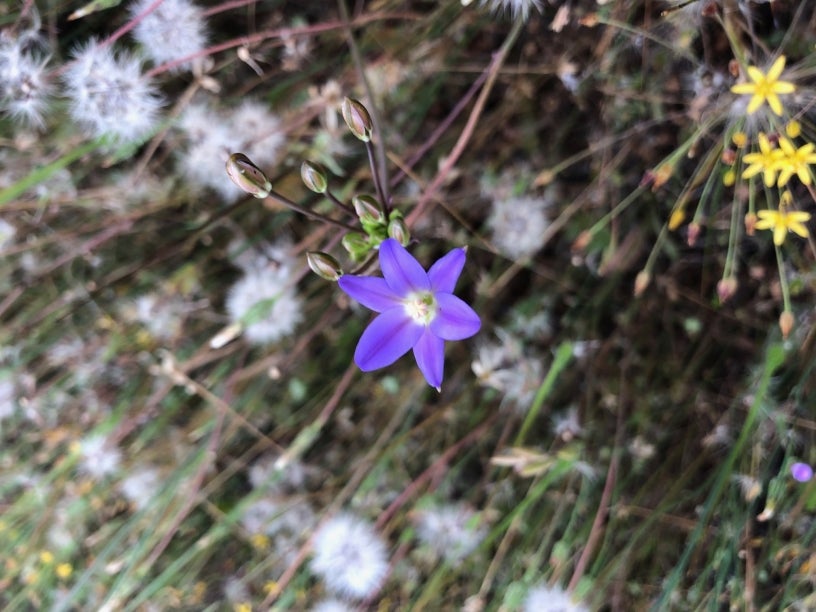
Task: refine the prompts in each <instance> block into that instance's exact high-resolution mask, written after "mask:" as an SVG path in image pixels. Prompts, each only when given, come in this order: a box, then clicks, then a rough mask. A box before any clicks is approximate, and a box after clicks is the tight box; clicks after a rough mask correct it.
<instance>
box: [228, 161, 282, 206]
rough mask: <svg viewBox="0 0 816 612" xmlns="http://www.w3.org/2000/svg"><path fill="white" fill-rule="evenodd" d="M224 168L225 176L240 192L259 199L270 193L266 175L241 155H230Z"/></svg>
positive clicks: (270, 188) (269, 184)
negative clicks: (225, 169) (225, 170)
mask: <svg viewBox="0 0 816 612" xmlns="http://www.w3.org/2000/svg"><path fill="white" fill-rule="evenodd" d="M226 168H227V176H229V177H230V180H231V181H232V182H233V183H235V184H236V185H237V186H238V188H239V189H240V190H241V191H244V192H246V193H248V194H250V195H253V196H255V197H256V198H261V199H263V198H265V197H266V196H268V195H269V192H270V191H272V183H270V182H269V179H268V178H266V175H265V174H264V173H263V172H262V171H261V169H260V168H258V166H256V165H255V164H253V163H252V160H250V159H249V158H248V157H247V156H246V155H244V154H243V153H233V154H232V155H230V156H229V159H227V163H226Z"/></svg>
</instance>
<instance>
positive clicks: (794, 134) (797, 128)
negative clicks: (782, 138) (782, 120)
mask: <svg viewBox="0 0 816 612" xmlns="http://www.w3.org/2000/svg"><path fill="white" fill-rule="evenodd" d="M801 133H802V124H801V123H799V122H798V121H797V120H796V119H791V120H790V121H788V122H787V124H785V134H787V135H788V138H798V137H799V135H800V134H801Z"/></svg>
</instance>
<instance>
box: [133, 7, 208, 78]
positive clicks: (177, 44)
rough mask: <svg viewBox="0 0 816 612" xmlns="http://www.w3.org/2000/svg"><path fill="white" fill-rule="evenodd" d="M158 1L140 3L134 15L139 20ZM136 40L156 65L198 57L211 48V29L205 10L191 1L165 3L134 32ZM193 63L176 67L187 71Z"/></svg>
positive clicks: (185, 63) (141, 22) (134, 10)
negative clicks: (209, 40)
mask: <svg viewBox="0 0 816 612" xmlns="http://www.w3.org/2000/svg"><path fill="white" fill-rule="evenodd" d="M153 2H154V0H136V2H133V4H131V5H130V14H131V16H133V17H136V16H137V15H139V14H140V13H142V12H144V11H145V10H146V9H147V8H148V7H149V6H150V5H151V4H153ZM133 37H134V38H135V39H136V40H137V41H139V44H141V45H142V48H143V49H144V53H145V55H146V56H147V57H149V58H150V59H151V60H153V62H154V63H155V64H164V63H165V62H171V61H173V60H177V59H181V58H183V57H188V56H190V55H194V54H195V53H198V52H199V51H202V50H203V49H204V48H205V47H206V46H207V27H206V23H205V21H204V14H203V12H202V11H201V9H200V8H199V7H198V6H196V5H195V4H193V3H192V2H190V1H189V0H164V1H163V2H162V3H161V4H159V5H158V6H157V7H156V8H155V9H154V10H153V11H151V12H150V13H148V14H147V15H146V16H145V17H144V18H143V19H142V20H141V21H139V23H138V24H137V25H136V27H135V28H133ZM191 66H192V62H191V61H187V62H184V63H183V64H179V65H178V66H176V67H175V69H176V70H182V69H187V70H189V69H190V68H191Z"/></svg>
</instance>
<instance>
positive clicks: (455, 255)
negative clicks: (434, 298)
mask: <svg viewBox="0 0 816 612" xmlns="http://www.w3.org/2000/svg"><path fill="white" fill-rule="evenodd" d="M464 267H465V249H461V248H460V249H453V250H452V251H451V252H450V253H448V254H447V255H445V256H444V257H442V258H440V259H438V260H436V263H434V265H432V266H431V268H430V270H428V278H429V279H430V280H431V289H432V290H433V291H434V293H440V292H441V293H453V290H454V288H455V287H456V281H458V280H459V275H460V274H461V273H462V268H464Z"/></svg>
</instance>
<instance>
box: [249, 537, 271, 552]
mask: <svg viewBox="0 0 816 612" xmlns="http://www.w3.org/2000/svg"><path fill="white" fill-rule="evenodd" d="M250 542H251V543H252V547H253V548H254V549H255V550H266V549H267V548H269V536H268V535H266V534H265V533H254V534H252V537H251V538H250Z"/></svg>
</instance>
